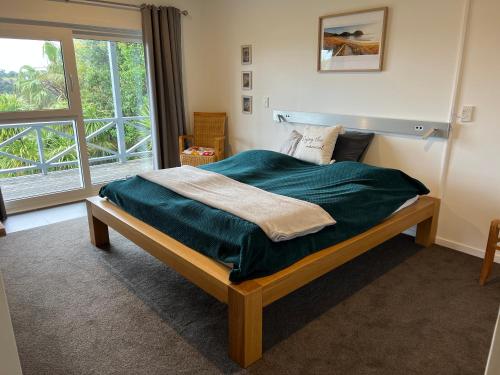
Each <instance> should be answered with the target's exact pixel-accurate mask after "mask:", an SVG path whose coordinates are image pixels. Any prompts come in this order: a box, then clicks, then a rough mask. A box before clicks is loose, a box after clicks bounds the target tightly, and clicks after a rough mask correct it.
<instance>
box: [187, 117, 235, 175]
mask: <svg viewBox="0 0 500 375" xmlns="http://www.w3.org/2000/svg"><path fill="white" fill-rule="evenodd" d="M225 134H226V113H225V112H217V113H209V112H195V113H194V134H193V135H181V136H180V137H179V151H180V160H181V165H192V166H194V167H196V166H198V165H202V164H208V163H213V162H216V161H219V160H222V159H224V142H225V139H226V137H225ZM188 140H189V141H190V142H189V143H190V146H191V147H193V146H197V147H209V148H213V149H214V151H215V155H210V156H204V155H192V154H184V153H183V152H182V150H184V149H185V143H186V141H188Z"/></svg>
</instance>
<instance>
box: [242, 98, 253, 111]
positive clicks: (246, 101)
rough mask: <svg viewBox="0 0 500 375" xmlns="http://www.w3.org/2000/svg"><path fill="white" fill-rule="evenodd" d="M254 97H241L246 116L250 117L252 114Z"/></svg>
mask: <svg viewBox="0 0 500 375" xmlns="http://www.w3.org/2000/svg"><path fill="white" fill-rule="evenodd" d="M252 101H253V99H252V97H251V96H249V95H243V96H242V97H241V111H242V112H243V113H244V114H246V115H250V114H252V106H253V105H252Z"/></svg>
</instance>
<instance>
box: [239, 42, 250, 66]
mask: <svg viewBox="0 0 500 375" xmlns="http://www.w3.org/2000/svg"><path fill="white" fill-rule="evenodd" d="M251 63H252V46H251V45H245V46H241V64H242V65H250V64H251Z"/></svg>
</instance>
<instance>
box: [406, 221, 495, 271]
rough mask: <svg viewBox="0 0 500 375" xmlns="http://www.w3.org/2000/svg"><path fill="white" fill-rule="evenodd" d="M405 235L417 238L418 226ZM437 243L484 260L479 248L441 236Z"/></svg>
mask: <svg viewBox="0 0 500 375" xmlns="http://www.w3.org/2000/svg"><path fill="white" fill-rule="evenodd" d="M403 233H404V234H407V235H409V236H413V237H415V236H416V235H417V227H416V226H414V227H411V228H409V229H407V230H405V231H404V232H403ZM436 243H437V244H438V245H441V246H444V247H448V248H450V249H453V250H457V251H460V252H462V253H465V254H469V255H473V256H475V257H478V258H481V259H483V258H484V249H479V248H477V247H472V246H469V245H466V244H463V243H460V242H456V241H451V240H447V239H446V238H443V237H439V236H438V237H436ZM495 263H500V251H497V254H495Z"/></svg>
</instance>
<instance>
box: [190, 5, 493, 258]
mask: <svg viewBox="0 0 500 375" xmlns="http://www.w3.org/2000/svg"><path fill="white" fill-rule="evenodd" d="M465 1H466V0H439V1H435V0H385V1H384V2H382V3H380V1H379V0H358V1H350V0H310V1H303V0H272V1H269V0H252V1H247V0H212V1H210V4H211V6H210V7H209V9H208V10H207V14H206V17H207V19H208V22H209V25H208V26H206V28H207V35H205V39H204V40H205V42H206V43H207V44H209V45H210V50H209V54H207V56H208V57H210V58H208V62H207V67H208V71H209V72H210V73H209V74H210V77H209V79H208V80H207V81H206V82H205V83H206V84H208V85H209V88H210V89H209V90H208V89H206V90H208V92H209V95H206V98H205V100H204V101H202V102H201V103H202V107H199V108H195V109H197V110H225V111H227V112H228V113H229V149H230V152H232V153H235V152H239V151H242V150H245V149H249V148H268V149H276V148H277V147H278V146H279V143H280V142H281V140H282V139H283V138H284V137H285V136H286V134H287V132H288V131H289V126H287V125H279V124H275V123H273V122H272V118H271V112H272V109H273V108H275V109H288V110H296V111H310V112H330V113H344V114H358V115H370V116H382V117H393V118H405V119H418V120H435V121H449V120H450V111H451V106H452V102H453V88H454V84H455V73H456V69H457V66H458V61H459V59H458V51H459V46H460V32H461V30H462V27H463V9H464V4H465ZM381 5H387V6H388V7H389V19H388V30H387V31H388V32H387V44H386V58H385V68H384V71H383V72H380V73H317V72H316V54H317V27H318V17H319V16H321V15H325V14H331V13H338V12H344V11H350V10H357V9H366V8H370V7H378V6H381ZM499 14H500V2H499V1H497V0H472V9H471V23H470V35H469V37H468V42H467V47H466V55H465V65H464V73H463V85H462V90H461V91H459V93H460V97H461V100H460V102H461V103H466V104H473V105H476V106H477V114H476V118H475V122H474V123H472V124H471V125H466V126H461V125H458V126H457V131H456V132H455V135H454V138H453V140H452V142H453V145H452V153H451V160H450V169H449V173H448V176H447V177H448V178H447V184H446V186H442V184H441V183H440V181H441V179H440V175H441V160H442V157H443V154H444V145H445V142H444V141H422V140H418V139H415V138H403V137H395V136H377V137H376V139H375V141H374V143H373V144H372V146H371V147H370V150H369V153H368V155H367V158H366V162H368V163H371V164H376V165H383V166H389V167H396V168H400V169H403V170H405V171H407V172H408V173H409V174H411V175H413V176H415V177H417V178H419V179H420V180H422V181H423V182H424V183H425V184H426V185H427V186H428V187H429V188H430V189H431V190H432V194H433V195H436V196H440V195H443V194H444V200H443V202H442V211H441V220H440V225H439V232H438V236H439V237H438V239H439V241H440V243H442V244H445V245H448V246H451V247H454V248H457V249H461V250H464V251H468V252H470V253H474V254H476V255H477V254H479V255H480V254H481V252H482V249H483V248H484V245H485V242H486V236H487V230H488V223H489V220H491V219H492V218H493V217H499V216H500V195H499V194H498V186H500V181H499V180H500V174H499V173H497V170H498V167H497V165H496V164H497V163H496V160H495V159H498V151H497V150H498V146H497V147H496V144H498V140H499V139H500V137H499V132H500V127H499V126H498V120H496V118H495V117H496V116H495V115H496V114H495V113H494V108H495V103H496V102H498V98H499V96H498V87H500V75H499V72H498V66H499V65H498V61H500V56H499V54H500V50H499V49H498V48H496V47H492V46H496V45H497V44H498V42H497V41H498V40H500V30H499V28H498V26H497V24H496V21H497V20H498V17H499ZM242 44H252V45H253V49H254V53H253V64H252V65H251V66H242V65H241V64H240V45H242ZM242 70H252V71H253V74H254V76H253V78H254V82H253V84H254V89H253V90H252V91H251V92H250V94H251V95H253V96H254V113H253V115H243V114H242V113H241V107H240V106H241V104H240V98H241V95H242V94H248V92H243V91H242V90H241V88H240V72H241V71H242ZM265 96H269V97H270V100H271V108H269V109H267V108H264V105H263V99H264V97H265Z"/></svg>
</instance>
